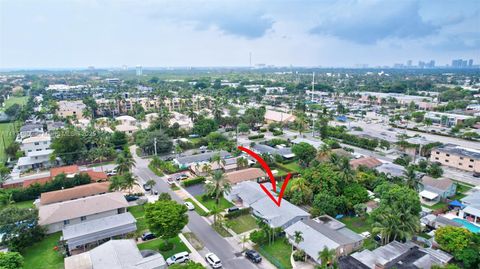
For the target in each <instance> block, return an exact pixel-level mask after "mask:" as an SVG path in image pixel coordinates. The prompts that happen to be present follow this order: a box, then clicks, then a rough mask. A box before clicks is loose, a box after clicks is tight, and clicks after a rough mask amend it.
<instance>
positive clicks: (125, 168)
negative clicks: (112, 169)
mask: <svg viewBox="0 0 480 269" xmlns="http://www.w3.org/2000/svg"><path fill="white" fill-rule="evenodd" d="M115 162H116V164H117V167H116V169H117V173H118V174H119V175H123V174H125V173H128V172H130V170H131V169H132V168H133V167H135V160H134V159H133V157H131V156H125V154H119V155H118V157H117V159H116V161H115Z"/></svg>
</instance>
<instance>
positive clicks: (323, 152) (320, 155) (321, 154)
mask: <svg viewBox="0 0 480 269" xmlns="http://www.w3.org/2000/svg"><path fill="white" fill-rule="evenodd" d="M331 153H332V149H331V148H330V146H329V145H328V144H323V145H322V146H321V147H320V148H319V149H318V151H317V160H319V161H326V160H328V158H329V156H330V154H331Z"/></svg>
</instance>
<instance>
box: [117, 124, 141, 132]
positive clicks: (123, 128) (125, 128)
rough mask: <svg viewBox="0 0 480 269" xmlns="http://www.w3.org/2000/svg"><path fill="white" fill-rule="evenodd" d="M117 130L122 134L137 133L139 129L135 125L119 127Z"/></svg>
mask: <svg viewBox="0 0 480 269" xmlns="http://www.w3.org/2000/svg"><path fill="white" fill-rule="evenodd" d="M115 130H117V131H120V132H128V131H137V130H138V127H137V126H133V125H117V126H115Z"/></svg>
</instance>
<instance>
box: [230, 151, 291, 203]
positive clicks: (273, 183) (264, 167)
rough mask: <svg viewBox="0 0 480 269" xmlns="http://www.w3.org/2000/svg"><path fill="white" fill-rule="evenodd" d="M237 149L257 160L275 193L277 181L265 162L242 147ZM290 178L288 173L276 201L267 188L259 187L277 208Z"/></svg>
mask: <svg viewBox="0 0 480 269" xmlns="http://www.w3.org/2000/svg"><path fill="white" fill-rule="evenodd" d="M238 149H239V150H241V151H244V152H246V153H247V154H248V155H250V156H252V157H253V158H255V160H257V161H258V162H259V163H260V165H261V166H262V167H263V169H264V170H265V172H267V175H268V177H269V178H270V183H271V184H272V190H273V191H274V192H276V191H277V181H276V180H275V177H274V176H273V174H272V170H270V167H269V166H268V164H267V162H265V160H264V159H262V157H260V156H258V154H256V153H255V152H253V151H251V150H249V149H247V148H244V147H242V146H238ZM291 176H292V174H290V173H288V174H287V177H286V178H285V181H284V182H283V184H282V189H281V190H280V194H279V195H278V198H277V199H275V197H274V196H273V195H272V193H271V192H270V191H269V190H267V188H266V187H265V186H263V185H262V184H260V187H261V188H262V190H263V191H264V192H265V193H266V194H267V195H268V197H270V199H272V201H273V202H274V203H275V204H276V205H277V206H280V203H281V202H282V197H283V194H284V193H285V189H286V188H287V185H288V181H289V180H290V177H291Z"/></svg>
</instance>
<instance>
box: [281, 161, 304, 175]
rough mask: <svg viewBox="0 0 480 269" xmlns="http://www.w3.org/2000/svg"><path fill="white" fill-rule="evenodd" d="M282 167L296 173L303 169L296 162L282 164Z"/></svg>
mask: <svg viewBox="0 0 480 269" xmlns="http://www.w3.org/2000/svg"><path fill="white" fill-rule="evenodd" d="M283 166H284V167H286V168H288V169H289V170H290V171H294V172H298V173H300V172H302V171H303V168H302V167H301V166H300V164H298V161H293V162H290V163H286V164H283Z"/></svg>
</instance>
